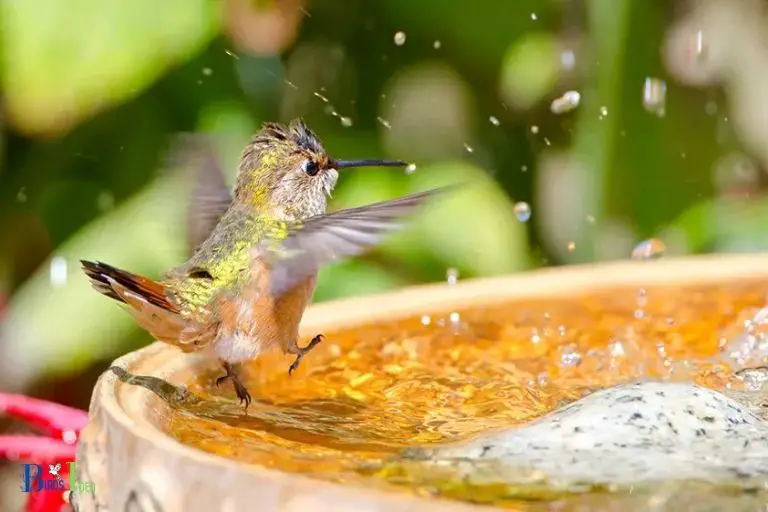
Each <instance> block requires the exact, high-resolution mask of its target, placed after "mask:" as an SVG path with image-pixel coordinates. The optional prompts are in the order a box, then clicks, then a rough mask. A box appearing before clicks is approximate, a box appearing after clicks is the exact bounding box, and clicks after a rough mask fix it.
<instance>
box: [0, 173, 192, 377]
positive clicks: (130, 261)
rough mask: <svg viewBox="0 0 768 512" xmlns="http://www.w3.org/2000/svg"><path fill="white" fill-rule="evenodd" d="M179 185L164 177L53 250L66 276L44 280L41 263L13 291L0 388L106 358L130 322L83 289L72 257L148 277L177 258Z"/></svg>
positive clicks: (1, 346) (130, 329)
mask: <svg viewBox="0 0 768 512" xmlns="http://www.w3.org/2000/svg"><path fill="white" fill-rule="evenodd" d="M184 185H185V183H184V182H183V181H182V180H180V179H178V178H166V179H164V180H161V181H159V182H157V183H154V184H153V185H151V186H150V187H148V188H147V189H146V190H144V191H143V192H141V193H140V194H138V195H136V196H135V197H134V198H132V199H131V200H130V201H128V202H126V203H125V204H123V205H122V206H120V207H118V208H116V209H114V210H112V211H111V212H110V213H109V214H107V215H106V216H104V217H101V218H99V219H98V220H96V221H94V222H92V223H91V224H88V225H87V226H85V227H84V228H83V229H81V230H80V231H79V232H78V233H77V234H75V236H73V237H72V238H71V239H69V240H68V241H66V242H65V243H64V244H62V245H61V246H60V247H58V248H57V249H56V252H55V255H54V257H57V258H64V260H65V261H66V270H65V272H66V280H65V281H64V282H62V283H60V284H59V285H58V286H54V283H52V282H51V281H52V280H51V263H50V261H49V262H46V263H45V264H43V265H42V266H41V267H40V268H39V269H38V270H37V272H35V274H34V275H33V276H32V277H31V278H30V279H28V280H27V281H26V282H25V283H24V285H23V287H22V288H21V289H19V290H18V291H17V292H16V293H15V294H14V296H13V300H12V301H11V303H10V305H9V308H8V310H7V312H6V313H7V316H6V317H5V318H4V320H3V323H2V324H0V361H5V362H8V361H12V362H13V364H12V365H7V363H0V388H3V389H10V388H13V389H23V387H24V386H26V385H27V384H29V381H30V380H31V379H33V378H35V377H36V376H38V375H41V374H48V375H62V374H67V373H71V372H77V371H82V370H83V369H84V368H87V366H88V365H89V364H91V363H92V362H93V361H94V360H98V359H100V358H105V357H114V355H115V354H116V353H119V352H120V351H121V348H123V343H124V342H125V340H126V339H127V337H128V336H129V335H130V334H135V333H137V332H139V328H138V326H137V325H136V322H135V321H134V320H133V319H132V318H131V316H130V315H129V314H128V313H127V312H126V311H124V310H123V308H121V307H119V305H118V303H116V302H115V301H113V300H110V299H108V298H107V297H104V296H103V295H100V294H99V293H97V292H95V291H94V290H92V289H91V287H90V286H89V284H88V279H87V278H86V276H85V274H83V272H82V271H81V270H80V264H79V261H78V260H80V259H87V260H99V261H104V262H106V263H110V264H112V265H115V266H117V267H120V268H124V269H127V270H130V271H131V272H135V273H137V274H141V275H146V276H148V277H159V275H160V272H162V271H163V270H165V269H167V268H169V267H171V266H173V265H174V264H177V263H178V262H179V261H181V260H182V259H183V251H184V246H183V241H184V237H183V235H184V230H183V229H181V230H180V229H179V226H183V225H184V224H183V214H184V208H185V201H184V197H185V194H184V193H183V192H186V189H185V188H184Z"/></svg>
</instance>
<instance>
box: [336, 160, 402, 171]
mask: <svg viewBox="0 0 768 512" xmlns="http://www.w3.org/2000/svg"><path fill="white" fill-rule="evenodd" d="M407 165H408V164H407V163H405V162H402V161H400V160H335V161H334V162H333V163H332V167H333V168H334V169H346V168H349V167H406V166H407Z"/></svg>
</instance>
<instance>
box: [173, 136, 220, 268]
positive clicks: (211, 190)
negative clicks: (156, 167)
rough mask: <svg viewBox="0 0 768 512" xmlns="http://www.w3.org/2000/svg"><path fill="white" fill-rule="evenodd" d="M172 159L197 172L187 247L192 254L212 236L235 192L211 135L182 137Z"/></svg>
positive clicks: (190, 200)
mask: <svg viewBox="0 0 768 512" xmlns="http://www.w3.org/2000/svg"><path fill="white" fill-rule="evenodd" d="M171 160H172V162H173V164H174V165H177V166H179V167H181V168H183V169H185V170H189V171H192V172H194V173H195V184H194V186H193V188H192V193H191V196H190V199H189V204H188V206H187V246H188V248H189V251H190V253H192V252H194V251H195V249H196V248H197V247H199V246H200V244H202V243H203V241H205V239H206V238H208V237H209V236H210V234H211V232H212V231H213V228H215V227H216V224H218V222H219V220H220V219H221V217H222V216H223V215H224V213H225V212H226V211H227V208H229V206H230V205H231V204H232V194H231V192H230V189H229V187H228V186H227V182H226V179H225V178H224V172H223V170H222V169H221V166H220V164H219V161H218V158H217V155H216V151H215V149H214V144H213V140H212V139H211V138H210V137H209V136H205V135H202V134H185V135H183V136H180V137H179V138H178V140H177V141H176V143H175V146H174V148H173V149H172V152H171Z"/></svg>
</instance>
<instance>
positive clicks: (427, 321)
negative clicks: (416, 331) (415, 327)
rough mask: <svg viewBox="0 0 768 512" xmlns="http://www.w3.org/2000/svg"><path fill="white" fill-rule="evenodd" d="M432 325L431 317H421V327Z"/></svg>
mask: <svg viewBox="0 0 768 512" xmlns="http://www.w3.org/2000/svg"><path fill="white" fill-rule="evenodd" d="M430 323H432V319H431V318H429V315H424V316H422V317H421V325H429V324H430Z"/></svg>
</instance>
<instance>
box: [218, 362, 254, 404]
mask: <svg viewBox="0 0 768 512" xmlns="http://www.w3.org/2000/svg"><path fill="white" fill-rule="evenodd" d="M222 366H223V367H224V371H226V372H227V374H226V375H224V376H222V377H219V378H218V379H216V387H219V386H220V385H221V384H222V383H223V382H226V380H227V379H232V385H233V386H234V388H235V394H236V395H237V398H239V399H240V403H241V404H242V403H243V402H245V410H246V412H247V411H248V406H249V405H251V401H252V400H251V394H250V393H248V389H247V388H246V387H245V385H244V384H243V381H241V380H240V376H239V375H238V373H237V371H236V370H235V368H234V365H232V364H230V363H222Z"/></svg>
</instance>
